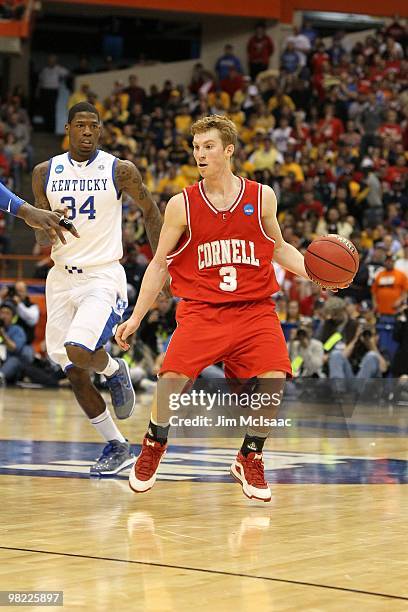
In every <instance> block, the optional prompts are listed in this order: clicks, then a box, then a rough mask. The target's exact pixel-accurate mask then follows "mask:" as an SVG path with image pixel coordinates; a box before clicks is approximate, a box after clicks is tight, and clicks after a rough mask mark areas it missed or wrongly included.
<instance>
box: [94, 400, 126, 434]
mask: <svg viewBox="0 0 408 612" xmlns="http://www.w3.org/2000/svg"><path fill="white" fill-rule="evenodd" d="M90 421H91V423H92V425H93V426H94V427H95V429H96V431H97V432H98V433H99V434H100V435H101V436H102V438H104V439H105V440H106V442H110V441H111V440H119V442H126V440H125V438H124V437H123V436H122V434H121V433H120V431H119V429H118V428H117V427H116V425H115V423H114V422H113V419H112V417H111V413H110V412H109V410H108V408H106V410H105V411H104V412H102V414H99V415H98V416H97V417H95V418H94V419H90Z"/></svg>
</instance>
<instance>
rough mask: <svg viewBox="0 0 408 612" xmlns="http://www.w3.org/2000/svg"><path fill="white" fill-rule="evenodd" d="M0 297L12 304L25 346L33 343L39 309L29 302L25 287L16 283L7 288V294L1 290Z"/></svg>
mask: <svg viewBox="0 0 408 612" xmlns="http://www.w3.org/2000/svg"><path fill="white" fill-rule="evenodd" d="M1 296H2V297H3V299H4V300H7V301H9V302H10V301H13V302H14V304H15V306H16V314H17V317H18V319H17V321H16V323H17V325H20V327H22V328H23V329H24V331H25V334H26V337H27V344H31V343H32V342H33V341H34V336H35V326H36V325H37V323H38V321H39V319H40V309H39V307H38V305H37V304H33V302H32V301H31V300H30V298H29V296H28V291H27V285H26V284H25V283H24V282H23V281H18V282H17V283H16V284H15V285H14V286H12V287H8V288H7V292H6V291H5V290H3V291H2V293H1ZM27 358H28V354H27Z"/></svg>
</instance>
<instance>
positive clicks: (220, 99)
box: [208, 91, 231, 114]
mask: <svg viewBox="0 0 408 612" xmlns="http://www.w3.org/2000/svg"><path fill="white" fill-rule="evenodd" d="M208 106H210V107H211V112H213V109H214V110H217V109H218V110H224V111H228V110H229V108H230V106H231V98H230V96H229V94H227V92H226V91H215V92H212V93H209V94H208ZM214 114H215V113H214Z"/></svg>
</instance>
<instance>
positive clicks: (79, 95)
mask: <svg viewBox="0 0 408 612" xmlns="http://www.w3.org/2000/svg"><path fill="white" fill-rule="evenodd" d="M88 94H89V84H88V83H82V85H80V87H79V89H78V90H77V91H74V93H73V94H71V95H70V96H69V98H68V104H67V108H68V110H69V109H70V108H71V106H74V105H75V104H79V102H88Z"/></svg>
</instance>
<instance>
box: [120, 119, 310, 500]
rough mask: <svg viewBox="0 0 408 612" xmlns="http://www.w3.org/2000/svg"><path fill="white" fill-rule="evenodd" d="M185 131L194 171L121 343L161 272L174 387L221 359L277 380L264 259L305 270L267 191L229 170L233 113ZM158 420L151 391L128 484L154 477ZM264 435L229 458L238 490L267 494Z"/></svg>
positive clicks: (163, 439) (280, 371) (281, 349)
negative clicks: (173, 318)
mask: <svg viewBox="0 0 408 612" xmlns="http://www.w3.org/2000/svg"><path fill="white" fill-rule="evenodd" d="M191 131H192V134H193V147H194V157H195V160H196V162H197V165H198V168H199V171H200V174H201V176H202V177H203V180H202V181H200V182H199V183H196V184H195V185H192V186H190V187H187V188H186V189H184V190H183V192H182V193H180V194H177V195H175V196H174V197H172V198H171V200H170V201H169V203H168V205H167V208H166V213H165V218H164V225H163V228H162V231H161V234H160V240H159V245H158V247H157V252H156V254H155V256H154V258H153V260H152V261H151V262H150V264H149V267H148V268H147V270H146V273H145V276H144V278H143V283H142V286H141V290H140V294H139V297H138V300H137V303H136V305H135V308H134V311H133V313H132V316H131V317H130V318H129V319H128V321H126V322H124V323H122V324H121V325H120V326H119V327H118V330H117V332H116V341H117V342H118V344H119V345H120V346H121V348H122V349H124V350H127V349H128V348H129V345H128V344H127V342H126V339H127V338H128V337H129V336H130V335H131V334H133V333H134V332H135V331H136V330H137V328H138V327H139V325H140V323H141V321H142V319H143V317H144V316H145V315H146V313H147V311H148V310H149V309H150V308H151V306H152V305H153V303H154V301H155V300H156V298H157V296H158V294H159V292H160V291H161V289H162V287H163V285H164V283H165V281H166V278H167V274H168V273H170V276H171V287H172V291H173V294H174V295H176V296H178V297H180V298H182V299H181V301H180V303H179V305H178V308H177V322H178V326H177V329H176V331H175V332H174V334H173V337H172V339H171V342H170V344H169V346H168V349H167V352H166V355H165V358H164V362H163V365H162V368H161V371H160V375H161V376H162V377H166V378H170V379H174V380H176V381H178V384H179V388H178V392H180V391H181V390H182V388H183V387H184V385H185V384H186V382H187V381H188V380H189V379H190V380H194V379H195V378H197V376H198V375H199V373H200V372H201V371H202V370H203V369H204V368H205V367H207V366H208V365H211V364H213V363H217V362H220V361H222V362H224V367H225V375H226V377H227V378H236V379H248V378H252V377H257V378H258V381H261V380H262V379H266V378H268V379H270V378H275V379H284V378H286V375H287V374H289V375H290V374H291V365H290V361H289V356H288V350H287V347H286V342H285V339H284V336H283V333H282V329H281V326H280V323H279V319H278V316H277V314H276V313H275V309H274V303H273V301H272V300H271V297H270V296H271V295H272V294H273V293H275V292H276V291H278V289H279V285H278V283H277V281H276V278H275V273H274V268H273V266H272V263H271V262H272V259H274V260H275V261H276V262H278V263H279V264H280V265H281V266H282V267H283V268H286V269H287V270H290V271H291V272H293V273H294V274H296V275H298V276H301V277H303V278H306V279H308V278H309V277H308V276H307V274H306V271H305V267H304V263H303V255H302V254H301V253H299V251H297V250H296V249H295V248H294V247H293V246H291V245H290V244H288V243H287V242H285V241H284V240H283V238H282V234H281V231H280V227H279V224H278V221H277V218H276V209H277V202H276V197H275V194H274V192H273V190H272V189H271V188H270V187H268V186H266V185H261V184H259V183H256V182H254V181H250V180H247V179H243V178H241V177H239V176H235V175H234V174H233V173H232V171H231V157H232V155H233V154H234V150H235V146H236V142H237V130H236V127H235V125H234V124H233V123H232V121H230V120H229V119H227V118H226V117H223V116H219V115H213V116H209V117H204V118H202V119H199V120H198V121H196V122H195V123H194V124H193V126H192V129H191ZM276 382H278V381H276ZM282 387H283V381H282ZM174 390H175V391H176V389H174ZM159 421H161V422H159ZM163 421H164V419H163V417H161V418H158V417H157V398H156V399H155V402H154V405H153V410H152V416H151V420H150V423H149V427H148V431H147V433H146V436H145V438H144V440H143V446H142V451H141V454H140V455H139V457H138V459H137V461H136V464H135V466H134V467H133V468H132V471H131V474H130V479H129V484H130V486H131V488H132V489H133V490H134V491H135V492H138V493H142V492H145V491H148V490H149V489H150V488H151V487H152V486H153V484H154V482H155V480H156V475H157V470H158V467H159V464H160V461H161V459H162V457H163V455H164V453H165V451H166V448H167V436H168V430H169V423H168V421H167V422H163ZM266 437H267V432H266V433H265V432H264V431H263V432H261V431H254V430H248V431H247V435H246V436H245V440H244V442H243V445H242V448H241V450H240V451H239V452H238V455H237V457H236V460H235V461H234V463H233V464H232V466H231V473H232V475H233V476H234V477H235V478H236V479H237V480H239V481H240V483H241V485H242V488H243V492H244V494H245V495H246V496H247V497H249V498H255V499H261V500H263V501H269V500H270V499H271V491H270V489H269V486H268V484H267V483H266V481H265V477H264V466H263V459H262V449H263V445H264V443H265V440H266Z"/></svg>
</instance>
